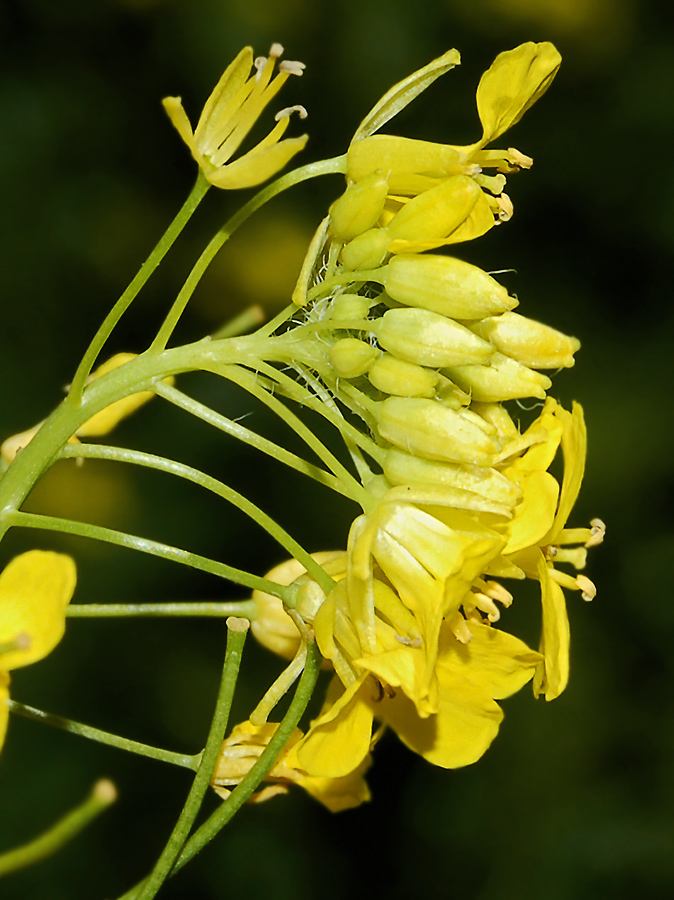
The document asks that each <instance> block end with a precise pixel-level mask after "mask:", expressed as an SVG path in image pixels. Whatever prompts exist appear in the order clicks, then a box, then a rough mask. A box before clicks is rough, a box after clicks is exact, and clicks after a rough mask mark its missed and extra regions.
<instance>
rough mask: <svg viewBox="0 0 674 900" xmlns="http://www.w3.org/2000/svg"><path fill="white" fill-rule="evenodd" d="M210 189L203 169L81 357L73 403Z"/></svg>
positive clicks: (72, 389) (78, 399)
mask: <svg viewBox="0 0 674 900" xmlns="http://www.w3.org/2000/svg"><path fill="white" fill-rule="evenodd" d="M209 187H210V184H209V183H208V181H207V180H206V178H205V176H204V174H203V172H202V171H201V169H199V174H198V176H197V180H196V183H195V185H194V187H193V188H192V190H191V192H190V195H189V197H188V198H187V200H186V201H185V203H184V204H183V205H182V207H181V209H180V210H179V212H178V214H177V215H176V217H175V219H174V220H173V221H172V222H171V224H170V225H169V227H168V228H167V229H166V232H165V233H164V235H163V236H162V238H161V239H160V240H159V242H158V244H157V246H156V247H155V248H154V250H153V251H152V253H150V255H149V256H148V258H147V259H146V260H145V262H144V263H143V265H142V266H141V267H140V269H139V271H138V273H137V275H136V277H135V278H134V279H133V281H132V282H131V284H130V285H129V286H128V288H127V289H126V290H125V291H124V293H123V294H122V296H121V297H120V298H119V300H118V301H117V303H115V305H114V306H113V308H112V309H111V310H110V312H109V313H108V315H107V316H106V317H105V319H104V320H103V323H102V324H101V326H100V328H99V329H98V331H97V332H96V334H95V335H94V338H93V340H92V341H91V343H90V344H89V346H88V348H87V350H86V353H85V354H84V356H83V357H82V362H81V363H80V364H79V366H78V367H77V371H76V372H75V377H74V378H73V380H72V384H71V387H70V394H69V397H70V398H72V401H73V402H76V403H79V401H80V400H81V398H82V391H83V390H84V385H85V384H86V380H87V378H88V376H89V373H90V372H91V369H92V368H93V365H94V363H95V362H96V357H97V356H98V354H99V353H100V352H101V350H102V348H103V345H104V344H105V342H106V341H107V339H108V338H109V337H110V335H111V334H112V330H113V329H114V327H115V325H116V324H117V323H118V322H119V320H120V319H121V317H122V316H123V315H124V313H125V312H126V310H127V309H128V308H129V306H131V303H132V302H133V301H134V300H135V298H136V297H137V295H138V293H139V291H140V290H141V288H142V287H143V286H144V285H145V283H146V281H147V280H148V278H149V277H150V275H152V273H153V272H154V270H155V269H156V268H157V266H158V265H159V263H160V262H161V261H162V259H163V258H164V257H165V256H166V254H167V253H168V251H169V250H170V249H171V247H172V246H173V244H174V242H175V240H176V238H177V237H178V235H179V234H180V232H181V231H182V230H183V228H184V227H185V225H186V224H187V223H188V221H189V220H190V217H191V216H192V213H193V212H194V211H195V209H196V208H197V206H198V205H199V203H200V202H201V200H202V199H203V197H204V195H205V194H206V191H207V190H208V189H209Z"/></svg>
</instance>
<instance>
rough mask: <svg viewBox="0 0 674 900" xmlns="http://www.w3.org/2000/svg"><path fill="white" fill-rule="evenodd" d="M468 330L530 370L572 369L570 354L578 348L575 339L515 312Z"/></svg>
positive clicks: (490, 318) (572, 360)
mask: <svg viewBox="0 0 674 900" xmlns="http://www.w3.org/2000/svg"><path fill="white" fill-rule="evenodd" d="M470 329H471V331H474V332H475V334H479V335H480V337H483V338H484V339H485V340H486V341H490V342H491V343H492V344H493V346H494V347H496V349H497V350H499V351H500V352H501V353H504V354H505V355H506V356H509V357H510V358H511V359H514V360H515V361H516V362H519V363H522V365H525V366H529V367H530V368H532V369H560V368H567V367H569V366H572V365H573V363H574V359H573V354H574V353H575V352H576V351H577V350H578V349H579V347H580V341H579V340H578V339H577V338H574V337H568V336H567V335H565V334H562V332H561V331H556V330H555V329H554V328H550V327H549V326H548V325H544V324H543V323H542V322H534V321H533V319H527V317H526V316H520V315H518V313H514V312H505V313H503V315H500V316H491V317H489V318H487V319H483V320H482V321H481V322H475V323H473V324H471V326H470Z"/></svg>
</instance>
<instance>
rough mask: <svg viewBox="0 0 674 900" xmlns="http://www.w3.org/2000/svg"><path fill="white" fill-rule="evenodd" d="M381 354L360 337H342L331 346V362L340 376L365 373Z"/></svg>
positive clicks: (345, 376)
mask: <svg viewBox="0 0 674 900" xmlns="http://www.w3.org/2000/svg"><path fill="white" fill-rule="evenodd" d="M378 355H379V351H378V350H377V349H376V348H375V347H373V346H372V344H368V343H366V342H365V341H359V340H358V338H341V340H339V341H336V342H335V343H334V344H333V345H332V347H330V362H331V363H332V367H333V369H334V370H335V372H336V373H337V375H338V376H339V377H340V378H358V376H359V375H364V374H365V373H366V372H367V370H368V369H369V368H370V366H371V365H372V363H373V361H374V360H375V359H376V358H377V356H378Z"/></svg>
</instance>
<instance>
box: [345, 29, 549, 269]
mask: <svg viewBox="0 0 674 900" xmlns="http://www.w3.org/2000/svg"><path fill="white" fill-rule="evenodd" d="M458 62H459V55H458V53H457V52H456V51H455V50H451V51H449V53H446V54H445V55H444V56H442V57H439V59H437V60H434V62H433V63H431V64H430V65H429V66H426V67H425V68H424V69H421V70H420V71H419V72H417V73H414V74H413V75H412V76H410V78H408V79H406V80H405V81H404V82H401V83H400V84H399V85H396V86H395V87H394V88H392V90H391V91H390V92H389V93H388V94H386V95H385V96H384V97H383V98H382V100H380V101H379V103H378V104H377V105H376V106H375V107H374V109H373V110H372V111H371V112H370V113H369V114H368V116H366V118H365V119H364V120H363V122H362V123H361V124H360V126H359V128H358V129H357V131H356V134H355V136H354V139H353V141H352V142H351V145H350V147H349V150H348V154H347V179H348V180H349V182H350V183H359V182H361V181H362V180H363V179H366V178H368V177H371V176H372V174H373V173H375V172H381V173H382V174H383V175H384V176H385V177H386V180H387V183H388V192H389V198H388V200H387V201H386V205H385V206H384V209H383V213H382V218H381V220H380V225H382V227H383V228H385V229H386V231H387V232H388V241H387V243H386V249H387V251H388V252H391V253H401V252H415V253H416V252H421V251H423V250H429V249H433V248H434V247H439V246H442V245H443V244H454V243H457V242H459V241H467V240H472V239H473V238H475V237H478V236H480V235H481V234H484V233H485V232H486V231H487V230H489V229H490V228H491V227H492V226H493V225H494V224H495V223H496V222H499V221H507V220H508V219H509V218H510V217H511V215H512V203H511V201H510V199H509V197H508V196H507V194H504V193H503V188H504V187H505V178H504V173H505V174H507V173H509V172H514V171H517V170H518V169H522V168H529V167H530V166H531V164H532V160H531V159H530V158H529V157H527V156H525V155H524V154H522V153H520V152H519V151H518V150H515V149H514V148H509V149H507V150H486V149H485V147H486V145H487V144H489V143H491V142H492V141H494V140H496V139H497V138H498V137H500V136H501V135H502V134H503V133H504V132H505V131H506V130H507V129H508V128H510V127H511V126H512V125H515V124H516V123H517V122H518V121H519V120H520V118H521V117H522V116H523V115H524V113H525V112H526V111H527V109H528V108H529V107H530V106H531V105H532V104H533V103H535V102H536V100H538V98H539V97H540V96H541V95H542V94H543V93H544V92H545V91H546V90H547V88H548V87H549V85H550V83H551V82H552V79H553V78H554V76H555V74H556V73H557V70H558V68H559V65H560V62H561V57H560V55H559V53H558V52H557V50H556V48H555V47H554V46H553V45H552V44H550V43H548V42H543V43H540V44H535V43H532V42H529V43H526V44H522V45H521V46H519V47H516V48H515V49H514V50H509V51H507V52H505V53H501V54H499V56H497V58H496V60H495V61H494V63H493V64H492V66H491V67H490V68H489V69H488V70H487V72H485V73H484V75H483V76H482V78H481V80H480V83H479V86H478V89H477V109H478V115H479V117H480V122H481V123H482V137H481V138H480V140H479V141H477V142H476V143H474V144H470V145H467V146H456V145H451V144H438V143H431V142H428V141H421V140H413V139H411V138H405V137H398V136H395V135H382V134H375V133H374V132H375V131H377V130H378V129H379V128H380V127H381V126H382V125H384V124H385V123H386V122H387V121H388V120H389V119H390V118H391V117H392V116H393V115H395V114H396V113H397V112H399V111H400V109H402V108H403V107H404V106H405V105H407V103H409V102H410V101H411V100H412V99H413V98H414V97H415V96H417V95H418V94H419V93H420V91H422V90H425V88H426V87H428V85H429V84H430V83H431V81H433V80H435V78H437V77H438V75H440V74H442V73H444V72H446V71H448V69H449V68H452V67H453V65H456V64H457V63H458ZM393 101H395V102H393ZM483 169H495V170H496V171H497V172H498V173H499V174H497V175H485V174H483ZM448 180H449V182H450V183H449V184H448V185H447V184H446V182H447V181H448ZM427 192H431V194H430V196H428V197H425V196H423V195H424V194H425V193H427ZM418 195H422V197H423V199H422V197H419V196H418ZM410 198H414V199H410ZM412 210H414V212H412ZM401 217H402V218H401ZM410 224H411V225H412V227H411V228H410ZM414 232H416V233H414ZM356 240H357V241H360V243H362V242H363V238H361V237H359V238H356ZM370 240H372V238H370ZM380 240H381V238H380ZM351 255H354V254H353V251H351ZM348 258H349V254H348V252H347V259H348ZM351 267H352V268H357V266H351ZM361 267H362V268H366V267H368V266H361ZM370 267H371V266H370Z"/></svg>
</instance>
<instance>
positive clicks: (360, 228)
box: [330, 170, 388, 243]
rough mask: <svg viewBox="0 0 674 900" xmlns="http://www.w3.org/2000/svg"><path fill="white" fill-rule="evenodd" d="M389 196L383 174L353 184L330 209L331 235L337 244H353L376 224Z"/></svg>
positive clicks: (377, 173)
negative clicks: (338, 242) (351, 242)
mask: <svg viewBox="0 0 674 900" xmlns="http://www.w3.org/2000/svg"><path fill="white" fill-rule="evenodd" d="M387 193H388V181H387V180H386V178H385V177H384V175H383V173H382V172H381V170H380V171H376V172H371V173H370V174H369V175H366V176H365V178H362V179H361V180H360V181H356V182H354V183H353V184H350V185H349V187H348V188H347V189H346V190H345V191H344V193H343V194H342V196H341V197H340V198H339V199H338V200H335V202H334V203H333V204H332V206H331V207H330V231H331V232H332V234H333V235H334V236H335V238H337V240H338V241H343V242H344V243H347V241H351V240H353V238H355V237H356V236H357V235H359V234H363V232H364V231H369V229H370V228H373V227H374V225H376V224H377V219H378V218H379V216H380V215H381V211H382V209H383V208H384V202H385V200H386V195H387Z"/></svg>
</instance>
